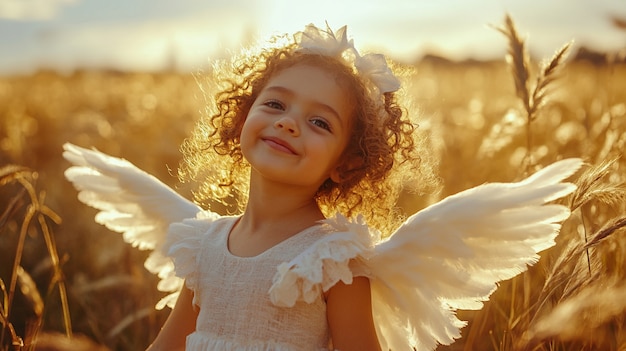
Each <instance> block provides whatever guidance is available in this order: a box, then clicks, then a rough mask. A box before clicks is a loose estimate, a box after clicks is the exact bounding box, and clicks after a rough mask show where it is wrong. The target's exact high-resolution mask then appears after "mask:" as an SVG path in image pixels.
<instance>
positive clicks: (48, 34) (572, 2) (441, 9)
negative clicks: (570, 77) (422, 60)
mask: <svg viewBox="0 0 626 351" xmlns="http://www.w3.org/2000/svg"><path fill="white" fill-rule="evenodd" d="M507 13H508V14H510V15H511V17H512V18H513V19H514V21H515V22H516V25H517V28H518V30H519V32H520V34H521V35H522V36H523V37H524V38H526V40H527V45H528V48H529V50H530V52H531V54H533V55H535V56H538V57H540V58H548V57H550V56H551V55H552V54H553V53H554V51H556V50H557V49H559V48H560V47H562V46H563V45H564V44H565V43H567V42H570V41H572V40H573V41H574V45H575V47H577V46H582V45H584V46H587V47H589V48H592V49H595V50H598V51H607V50H608V51H614V50H618V49H623V48H626V31H625V30H624V29H621V30H620V29H618V28H616V27H614V26H612V24H611V20H610V19H611V18H612V17H615V18H620V19H623V20H626V0H369V1H368V0H343V1H342V0H307V1H300V0H177V1H173V0H0V74H3V75H6V74H26V73H30V72H32V71H35V70H37V69H39V68H52V69H57V70H61V71H68V72H71V71H72V70H74V69H77V68H113V69H120V70H149V71H150V70H159V69H163V68H166V67H175V68H177V69H179V70H181V71H188V72H191V71H196V70H198V69H201V68H202V67H204V66H206V65H208V64H210V62H211V60H213V59H215V58H221V57H224V56H225V55H228V54H229V53H232V52H237V51H238V50H239V49H240V48H241V46H242V45H244V46H245V45H247V44H249V43H250V42H251V41H256V40H265V39H267V38H268V37H269V36H270V35H272V34H280V33H293V32H295V31H299V30H302V29H303V28H304V26H305V25H306V24H309V23H313V24H316V25H318V26H325V23H326V22H327V23H328V24H329V25H330V26H331V27H332V28H333V29H337V28H339V27H341V26H343V25H347V26H348V35H349V36H350V37H351V38H353V39H354V43H355V46H356V47H357V49H359V51H362V52H369V51H376V52H381V53H384V54H386V55H388V56H389V57H391V58H392V59H395V60H398V61H401V62H413V61H415V60H416V59H417V58H419V57H421V56H422V55H424V54H427V53H432V54H437V55H441V56H445V57H448V58H451V59H455V60H462V59H468V58H473V59H478V60H482V59H494V58H495V59H497V58H501V57H504V54H505V52H506V40H505V38H504V36H503V35H502V34H500V33H498V32H497V31H496V30H494V29H493V28H492V27H491V26H492V25H501V24H502V23H503V20H504V16H505V14H507Z"/></svg>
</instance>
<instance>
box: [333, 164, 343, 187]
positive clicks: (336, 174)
mask: <svg viewBox="0 0 626 351" xmlns="http://www.w3.org/2000/svg"><path fill="white" fill-rule="evenodd" d="M339 168H340V167H336V168H335V169H333V170H332V171H330V180H332V181H333V182H335V183H337V184H339V183H341V179H342V178H341V174H340V172H341V171H340V170H339Z"/></svg>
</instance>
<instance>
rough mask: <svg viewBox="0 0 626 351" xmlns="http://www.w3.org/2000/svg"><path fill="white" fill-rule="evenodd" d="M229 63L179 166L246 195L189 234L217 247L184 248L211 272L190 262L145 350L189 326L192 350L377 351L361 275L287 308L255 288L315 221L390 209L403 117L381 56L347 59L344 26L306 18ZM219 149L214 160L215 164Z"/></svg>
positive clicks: (408, 144)
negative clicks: (281, 40)
mask: <svg viewBox="0 0 626 351" xmlns="http://www.w3.org/2000/svg"><path fill="white" fill-rule="evenodd" d="M368 59H369V60H371V61H369V62H366V60H368ZM239 60H240V61H236V62H235V64H236V68H235V72H234V73H235V74H234V75H231V76H228V77H222V80H225V81H226V82H228V85H227V88H226V89H225V90H223V91H222V92H220V93H218V94H217V96H216V97H217V99H216V100H217V104H216V106H217V112H216V113H215V114H214V115H213V116H212V118H211V119H210V120H209V123H210V124H209V125H207V124H206V122H204V123H205V124H201V125H200V126H199V130H198V131H197V132H196V134H195V135H194V137H193V138H192V139H190V140H189V141H188V142H187V143H186V144H185V152H186V157H187V159H186V161H187V168H186V170H185V171H186V172H187V173H188V174H191V175H192V176H196V177H197V175H198V174H200V173H201V172H203V171H207V170H208V171H215V170H222V171H224V170H225V172H224V173H220V175H222V174H223V175H224V179H209V180H204V181H203V183H204V184H206V185H207V186H211V185H213V184H220V185H221V186H223V187H232V188H234V191H235V193H236V194H237V195H239V196H240V197H242V196H244V194H245V193H246V191H247V189H246V190H244V189H243V188H242V186H246V185H249V191H247V192H248V198H247V204H246V206H245V210H244V212H243V214H242V215H241V216H238V217H229V218H223V219H220V220H217V221H215V222H214V223H213V224H212V225H211V226H210V227H206V228H202V230H200V231H199V232H206V231H210V232H212V234H209V235H210V236H212V237H213V238H212V239H206V240H207V241H208V240H211V241H214V242H218V243H220V244H223V246H222V245H220V244H217V245H216V246H217V248H214V247H212V248H211V249H206V250H201V251H200V252H199V253H198V254H197V255H199V256H200V257H201V258H200V260H207V261H206V262H203V263H202V268H201V269H202V270H212V269H215V268H210V267H222V268H223V269H220V270H219V271H213V272H211V273H207V274H205V273H203V272H202V271H201V270H200V269H199V268H200V267H198V268H195V267H194V268H189V269H190V270H194V271H191V272H190V274H189V275H185V278H186V279H187V284H186V285H187V288H185V289H184V290H183V292H182V294H181V297H180V298H179V300H178V303H177V305H176V307H175V308H174V310H173V311H172V314H171V316H170V318H169V319H168V321H167V322H166V323H165V326H164V327H163V330H162V331H161V333H160V334H159V336H158V337H157V338H156V340H155V342H154V344H153V345H152V346H151V347H150V350H172V349H175V348H177V347H178V348H182V347H183V345H184V343H185V337H186V336H187V335H188V334H191V335H190V337H189V338H188V339H187V346H188V348H190V349H194V350H195V349H203V350H204V349H221V350H223V349H239V348H244V346H245V347H249V348H251V349H259V350H260V349H272V350H277V349H285V350H287V349H297V350H305V349H322V348H327V347H328V344H329V340H330V339H332V347H334V348H336V349H340V350H379V349H380V348H379V343H378V340H377V337H376V332H375V329H374V324H373V321H372V313H371V307H370V306H371V297H370V287H369V280H368V279H367V278H366V277H364V276H358V277H355V278H354V279H353V280H352V282H351V284H345V283H342V282H340V283H338V284H336V285H334V286H332V287H329V288H328V289H326V290H325V291H324V292H323V293H321V294H320V295H319V296H317V297H316V298H315V300H314V301H312V302H310V303H306V302H298V303H297V304H295V305H294V306H293V307H291V308H285V307H280V306H275V304H273V303H272V302H271V301H270V295H268V294H267V293H266V292H267V291H268V290H269V289H270V287H271V285H272V277H273V276H274V275H275V273H276V267H277V266H278V265H279V264H280V263H281V262H289V261H291V260H292V259H293V258H295V257H296V256H298V254H300V253H301V252H302V251H304V250H305V249H306V248H307V247H310V246H311V245H312V244H313V243H314V242H316V241H318V240H319V239H320V238H322V237H323V236H324V235H326V234H327V233H328V232H329V231H330V230H329V228H327V227H326V226H324V225H321V224H320V222H321V221H322V220H323V219H325V218H326V216H329V215H332V214H334V213H335V212H337V211H340V212H343V213H346V214H351V213H352V212H354V211H358V212H359V213H363V214H366V215H368V219H369V220H370V223H374V221H375V219H377V218H380V214H381V212H382V211H383V210H384V211H385V212H387V209H389V208H391V207H392V205H393V203H392V202H393V201H395V195H396V194H397V191H398V188H399V187H397V186H395V184H393V178H392V177H390V175H389V173H390V171H391V170H392V169H393V168H394V164H395V163H407V164H408V163H412V164H416V163H417V161H418V158H417V155H416V153H415V151H416V150H415V149H414V148H413V139H412V132H413V126H412V124H411V123H410V121H409V120H408V119H407V118H406V117H405V116H404V114H403V113H402V110H401V109H400V107H399V106H398V105H397V104H396V102H395V94H394V91H395V90H397V89H398V87H399V81H398V80H397V78H395V77H394V75H393V74H392V72H391V70H390V69H389V68H388V67H387V64H386V62H385V59H384V58H383V57H382V56H367V57H365V58H361V57H360V56H358V53H357V52H356V51H355V50H354V48H353V47H352V45H351V43H349V42H348V40H347V37H346V30H345V27H344V28H342V29H340V30H339V31H338V34H337V36H335V34H334V33H333V32H332V31H331V30H330V29H329V30H328V31H321V30H319V29H318V28H316V27H314V26H309V27H307V28H306V30H305V31H304V32H303V33H299V34H298V36H297V37H296V38H295V40H294V41H292V42H289V43H287V44H284V45H282V46H277V47H272V48H268V49H265V50H263V51H261V52H260V53H258V54H257V55H250V56H246V57H244V58H241V59H239ZM365 65H370V67H362V66H365ZM355 66H356V67H355ZM359 68H360V70H359ZM367 69H370V70H371V72H367ZM218 72H223V71H222V70H218ZM376 75H378V76H376ZM376 79H378V81H377V80H376ZM207 134H208V138H207ZM224 156H227V157H224ZM220 158H221V159H223V161H225V163H226V164H224V165H219V166H218V164H219V162H220ZM248 168H249V170H248ZM248 172H249V180H246V181H241V178H242V177H248ZM209 178H214V177H209ZM224 193H231V191H230V189H229V191H225V192H224ZM208 195H209V196H208V198H209V199H211V198H215V194H212V193H211V192H210V191H209V192H208ZM375 199H376V201H374V200H375ZM387 215H388V213H387ZM194 225H195V224H194ZM194 225H191V226H194ZM176 230H179V229H178V228H176V227H174V228H172V232H175V231H176ZM180 230H185V231H187V230H191V228H185V229H182V228H181V229H180ZM182 240H183V241H186V240H187V241H191V240H192V239H190V238H189V237H187V238H183V239H182ZM197 244H198V245H202V246H205V245H206V243H205V242H204V241H202V242H200V241H199V242H198V243H197ZM182 245H183V244H181V243H173V244H172V245H171V246H170V252H169V253H170V254H171V255H172V256H173V257H174V260H175V263H176V265H177V268H176V269H177V271H179V272H180V270H181V269H180V266H183V267H184V266H185V261H186V260H188V257H184V256H185V255H187V254H188V253H187V251H183V249H179V247H180V246H182ZM189 245H191V243H189ZM197 247H200V246H197ZM192 255H193V254H192ZM204 257H206V258H204ZM209 261H210V262H209ZM181 262H182V263H181ZM184 268H185V269H186V268H187V267H184ZM196 269H197V271H195V270H196ZM207 285H209V286H207ZM196 322H197V329H196ZM194 331H195V332H194Z"/></svg>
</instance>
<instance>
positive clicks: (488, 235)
mask: <svg viewBox="0 0 626 351" xmlns="http://www.w3.org/2000/svg"><path fill="white" fill-rule="evenodd" d="M581 165H582V161H581V160H579V159H567V160H562V161H559V162H556V163H554V164H552V165H550V166H548V167H546V168H544V169H542V170H540V171H539V172H537V173H535V174H534V175H532V176H531V177H529V178H527V179H525V180H523V181H521V182H518V183H491V184H484V185H481V186H478V187H475V188H472V189H469V190H467V191H464V192H461V193H458V194H456V195H453V196H450V197H448V198H446V199H444V200H442V201H441V202H439V203H437V204H435V205H432V206H430V207H428V208H426V209H425V210H422V211H420V212H418V213H416V214H415V215H413V216H411V217H410V218H409V219H408V220H407V221H406V222H405V223H404V224H403V225H401V226H400V227H399V228H398V229H397V230H396V231H395V232H394V233H393V234H392V235H391V236H390V237H389V238H388V239H387V240H386V241H384V242H381V243H379V244H377V245H376V247H375V248H374V253H373V255H372V256H371V257H370V258H369V261H368V263H367V266H368V268H369V269H371V274H372V276H373V278H372V279H371V287H372V301H373V302H372V311H373V314H374V319H375V321H376V324H377V326H376V327H377V332H378V336H379V338H380V339H381V343H382V345H381V346H383V350H389V349H392V350H394V351H397V350H414V349H413V347H415V349H417V350H434V349H435V347H436V346H437V344H438V343H439V344H450V343H452V342H453V341H454V339H456V338H459V337H460V328H462V327H463V326H465V324H466V322H463V321H460V320H459V319H458V318H457V317H456V315H455V310H457V309H473V310H477V309H480V308H482V306H483V301H486V300H487V299H488V298H489V295H491V293H492V292H493V291H494V290H495V289H496V287H497V282H499V281H501V280H505V279H509V278H512V277H513V276H515V275H517V274H519V273H521V272H523V271H525V270H526V269H527V266H528V265H532V264H534V263H536V262H537V260H538V259H539V255H538V254H537V253H538V252H539V251H541V250H544V249H546V248H548V247H551V246H552V245H554V238H555V237H556V235H557V234H558V231H559V229H560V224H559V223H560V222H561V221H563V220H565V219H567V217H568V216H569V209H568V208H566V207H565V206H561V205H557V204H547V203H548V202H550V201H552V200H555V199H558V198H560V197H563V196H565V195H567V194H569V193H571V192H572V191H574V189H575V188H576V187H575V185H574V184H571V183H562V182H561V181H562V180H564V179H565V178H567V177H569V176H570V175H572V174H573V173H574V172H576V170H577V169H578V168H579V167H580V166H581ZM407 338H408V341H409V344H407Z"/></svg>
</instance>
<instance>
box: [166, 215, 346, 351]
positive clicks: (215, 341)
mask: <svg viewBox="0 0 626 351" xmlns="http://www.w3.org/2000/svg"><path fill="white" fill-rule="evenodd" d="M236 220H237V217H221V218H219V219H217V220H215V221H211V220H206V219H204V220H202V219H196V220H185V221H183V222H181V223H176V224H174V225H172V226H171V228H170V230H169V233H168V240H167V241H166V248H167V249H168V254H169V255H170V256H171V257H172V258H173V259H174V263H175V267H176V274H177V275H178V276H180V277H182V278H185V280H186V286H187V287H188V288H190V289H191V290H192V291H193V292H194V299H193V303H194V304H195V305H197V306H198V307H200V312H199V315H198V319H197V322H196V330H195V332H193V333H192V334H190V335H189V336H188V337H187V350H203V351H206V350H250V351H252V350H285V351H286V350H328V346H329V332H328V323H327V320H326V303H325V301H324V298H323V294H322V291H323V290H322V286H321V285H319V284H318V288H313V289H307V290H308V291H309V295H310V296H309V297H308V298H307V300H308V301H307V302H305V301H304V297H302V298H300V297H299V296H296V297H295V300H296V301H294V300H293V298H292V299H291V301H289V300H290V299H289V298H280V297H279V298H275V299H274V300H275V301H272V299H271V298H270V289H271V288H272V287H273V285H274V284H273V283H277V284H276V285H275V286H274V288H277V287H278V286H279V285H282V286H283V287H284V290H287V291H289V290H292V291H293V292H297V290H298V289H296V288H295V286H294V284H293V283H294V282H287V281H282V282H279V281H281V279H280V274H279V270H278V267H279V266H281V264H283V263H284V264H286V265H287V264H288V263H287V262H291V261H293V260H294V259H295V258H297V257H298V256H301V257H300V258H304V256H308V258H309V262H310V263H311V264H310V265H309V266H310V268H311V269H310V270H309V271H310V273H314V272H313V271H315V268H316V267H314V266H319V267H318V268H320V269H321V265H322V259H321V257H322V256H323V254H322V255H320V253H321V252H322V251H324V247H327V246H324V245H315V243H316V242H324V241H320V239H322V238H323V237H325V236H327V234H328V233H329V231H330V230H331V228H330V227H328V226H326V225H323V224H319V225H315V226H312V227H309V228H307V229H305V230H303V231H301V232H299V233H298V234H296V235H294V236H292V237H290V238H288V239H286V240H284V241H282V242H281V243H279V244H277V245H276V246H274V247H272V248H270V249H268V250H266V251H265V252H263V253H261V254H259V255H257V256H254V257H238V256H235V255H233V254H231V253H230V251H229V250H228V235H229V233H230V231H231V229H232V227H233V226H234V224H235V222H236ZM334 242H335V243H337V241H336V240H334ZM312 248H317V249H316V250H311V249H312ZM307 249H308V250H307ZM305 252H306V253H308V254H303V253H305ZM339 256H341V255H339ZM339 256H337V257H338V260H340V261H344V263H345V264H346V265H347V261H346V260H342V259H341V258H340V257H339ZM314 257H317V258H318V259H317V260H316V259H313V260H311V258H314ZM315 261H317V262H315ZM283 267H284V266H283ZM320 272H321V271H319V270H318V272H317V273H320ZM335 276H336V278H335V279H331V280H332V281H333V282H334V283H336V282H337V281H338V280H339V279H340V278H339V277H338V276H337V275H336V274H335ZM287 280H289V279H287ZM313 280H316V279H315V278H313ZM318 280H319V279H318ZM322 280H325V279H324V278H322ZM347 280H349V279H347ZM324 290H325V289H324ZM288 295H290V294H289V293H288ZM292 304H293V306H289V305H292Z"/></svg>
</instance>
